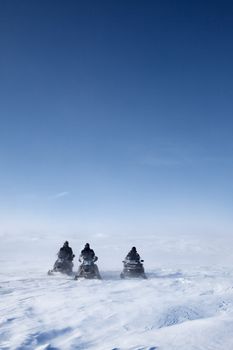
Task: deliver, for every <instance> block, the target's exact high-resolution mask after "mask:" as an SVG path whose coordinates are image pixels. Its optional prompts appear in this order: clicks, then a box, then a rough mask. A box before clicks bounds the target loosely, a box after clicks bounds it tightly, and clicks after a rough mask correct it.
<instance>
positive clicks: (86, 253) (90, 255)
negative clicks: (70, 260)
mask: <svg viewBox="0 0 233 350" xmlns="http://www.w3.org/2000/svg"><path fill="white" fill-rule="evenodd" d="M82 259H84V260H94V261H96V260H97V259H98V258H97V256H95V252H94V250H93V249H91V248H90V244H89V243H86V244H85V247H84V249H83V250H82V251H81V254H80V256H79V261H80V262H81V261H82Z"/></svg>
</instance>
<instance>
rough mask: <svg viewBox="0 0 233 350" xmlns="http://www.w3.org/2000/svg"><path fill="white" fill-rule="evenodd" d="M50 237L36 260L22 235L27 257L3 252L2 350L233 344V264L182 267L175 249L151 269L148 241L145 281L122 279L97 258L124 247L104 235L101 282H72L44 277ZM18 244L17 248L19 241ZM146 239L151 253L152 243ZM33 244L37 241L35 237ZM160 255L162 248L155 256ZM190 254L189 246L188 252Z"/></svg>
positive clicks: (223, 348) (182, 349)
mask: <svg viewBox="0 0 233 350" xmlns="http://www.w3.org/2000/svg"><path fill="white" fill-rule="evenodd" d="M48 242H50V241H49V240H48ZM50 243H52V245H50ZM50 243H49V244H48V250H47V251H46V250H45V251H44V256H43V262H42V263H41V264H39V259H37V258H38V256H39V255H41V254H40V249H39V252H38V253H36V251H35V250H34V251H33V249H32V247H33V246H34V243H33V244H31V243H30V242H29V241H27V240H26V239H25V241H24V244H25V245H26V247H27V249H28V251H29V252H30V253H31V254H28V256H26V258H25V256H21V253H20V250H19V252H18V254H17V253H16V252H14V256H15V257H16V260H15V261H14V260H13V258H12V259H11V261H7V260H6V259H5V258H4V254H2V261H1V266H2V268H3V270H1V274H0V349H1V350H28V349H30V350H31V349H33V350H34V349H35V350H66V349H67V350H68V349H69V350H79V349H96V350H113V349H114V350H116V349H117V350H149V349H150V350H155V349H156V350H176V349H177V350H178V349H179V350H230V349H233V336H232V331H233V289H232V287H233V269H231V267H230V266H228V267H221V266H217V265H215V266H208V265H205V266H203V265H201V266H200V265H196V263H195V264H190V261H187V260H186V262H187V263H186V264H185V262H184V261H183V262H182V264H183V265H182V266H181V260H179V259H176V260H175V258H176V257H177V256H178V255H179V254H178V251H177V250H176V252H175V254H173V259H174V262H173V265H174V266H173V267H172V266H171V265H170V264H168V265H169V266H166V265H165V264H162V265H161V264H160V265H159V264H158V262H157V261H156V259H155V261H156V264H157V267H153V266H152V267H150V269H149V266H148V264H147V261H148V260H149V258H148V259H147V258H146V257H147V255H149V253H148V254H145V253H146V244H145V245H144V246H143V244H142V250H143V252H144V254H142V258H145V268H146V272H147V274H148V280H137V279H136V280H121V279H120V277H119V274H120V271H121V270H120V268H121V265H122V264H119V267H120V268H118V269H116V266H115V263H116V262H115V261H114V262H112V264H111V258H109V259H108V264H107V266H108V267H109V268H106V267H105V268H104V266H103V265H104V264H103V260H104V259H102V257H104V256H105V257H106V256H107V254H106V249H107V250H108V251H109V250H110V251H111V249H110V248H111V247H114V246H115V247H116V250H115V252H118V250H120V251H121V252H122V249H123V246H125V243H127V242H118V245H116V242H112V243H108V241H107V243H106V246H103V244H101V242H99V243H98V240H96V242H95V246H96V247H97V248H98V249H99V251H100V254H99V253H98V255H99V261H100V262H102V264H103V265H101V264H99V267H100V272H101V274H102V277H103V280H102V281H98V280H78V281H74V280H73V279H72V278H71V277H67V276H62V275H55V276H47V275H46V271H47V270H48V269H49V268H50V267H51V264H50V265H49V264H48V261H47V260H46V258H45V257H47V259H51V256H49V255H48V256H49V258H48V256H47V253H48V251H49V250H50V249H52V248H53V249H54V241H53V239H51V242H50ZM18 244H19V246H20V247H21V241H20V242H19V243H18ZM108 244H109V246H108ZM147 244H148V252H149V251H150V249H149V247H150V246H151V245H150V244H149V242H147ZM187 244H188V242H187ZM15 246H17V240H15ZM38 246H39V248H41V247H42V246H43V243H42V242H41V241H40V240H38V241H37V248H38ZM72 246H73V245H72ZM101 246H103V248H102V249H103V251H101V249H100V247H101ZM179 246H181V245H180V244H179ZM185 246H187V245H186V244H185ZM55 247H56V245H55ZM161 247H162V245H161V246H160V248H161ZM167 247H168V245H166V248H165V247H164V249H167ZM157 249H158V250H159V248H158V247H157ZM202 249H204V246H202ZM194 250H195V251H198V249H196V248H195V249H194ZM96 251H97V249H96ZM139 251H140V249H139ZM200 251H201V247H200V249H199V252H200ZM213 251H214V252H216V251H218V249H217V248H214V249H213V250H211V256H213V254H212V252H213ZM104 252H105V254H104ZM113 252H114V251H113ZM123 252H124V251H123ZM75 253H76V252H75ZM140 253H141V251H140ZM12 254H13V252H12ZM113 254H114V253H113ZM158 254H159V251H158ZM163 254H164V251H162V250H161V251H160V255H161V256H162V255H163ZM195 254H196V253H195ZM195 254H193V251H191V250H190V255H191V256H194V255H195ZM54 255H55V254H54ZM54 255H53V256H52V258H53V260H52V259H51V263H53V262H54V259H55V256H54ZM199 256H201V254H199ZM33 257H34V259H33ZM170 258H172V257H170ZM27 259H28V260H27ZM207 259H208V257H207ZM178 260H179V264H180V266H179V268H177V266H176V261H178ZM30 262H31V264H30ZM118 263H119V259H118ZM179 264H178V263H177V265H179ZM48 265H49V266H48ZM46 268H47V270H46Z"/></svg>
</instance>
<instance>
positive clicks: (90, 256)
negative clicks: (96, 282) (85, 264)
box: [77, 243, 101, 279]
mask: <svg viewBox="0 0 233 350" xmlns="http://www.w3.org/2000/svg"><path fill="white" fill-rule="evenodd" d="M83 260H89V261H92V262H93V265H94V269H95V274H96V276H97V278H99V279H101V276H100V273H99V269H98V266H97V265H96V264H94V262H95V261H97V260H98V257H97V256H96V255H95V252H94V250H93V249H91V248H90V244H89V243H86V244H85V247H84V249H83V250H82V251H81V254H80V256H79V261H80V262H82V261H83ZM81 270H82V264H81V265H80V266H79V268H78V272H77V276H78V275H79V274H80V273H81Z"/></svg>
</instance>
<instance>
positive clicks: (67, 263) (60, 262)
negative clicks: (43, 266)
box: [48, 257, 74, 275]
mask: <svg viewBox="0 0 233 350" xmlns="http://www.w3.org/2000/svg"><path fill="white" fill-rule="evenodd" d="M73 266H74V264H73V263H72V261H71V260H69V259H64V258H63V259H62V258H59V257H58V259H57V260H56V261H55V263H54V266H53V269H52V270H49V271H48V275H53V274H54V272H60V273H64V274H66V275H72V273H73Z"/></svg>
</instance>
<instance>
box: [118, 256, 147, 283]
mask: <svg viewBox="0 0 233 350" xmlns="http://www.w3.org/2000/svg"><path fill="white" fill-rule="evenodd" d="M122 262H123V264H124V268H123V271H122V272H121V274H120V277H121V278H122V279H123V278H126V277H132V278H140V277H141V278H144V279H146V278H147V277H146V274H145V271H144V267H143V264H142V263H143V262H144V260H139V261H135V260H129V259H126V260H123V261H122Z"/></svg>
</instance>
